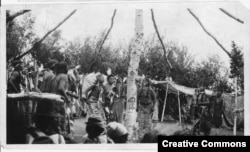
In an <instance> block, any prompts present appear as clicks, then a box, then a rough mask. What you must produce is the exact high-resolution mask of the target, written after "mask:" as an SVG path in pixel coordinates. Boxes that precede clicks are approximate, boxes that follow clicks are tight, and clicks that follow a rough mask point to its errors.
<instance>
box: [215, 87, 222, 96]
mask: <svg viewBox="0 0 250 152" xmlns="http://www.w3.org/2000/svg"><path fill="white" fill-rule="evenodd" d="M214 92H215V94H216V96H217V97H221V95H222V90H221V89H215V90H214Z"/></svg>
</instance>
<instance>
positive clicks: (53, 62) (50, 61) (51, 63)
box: [46, 59, 58, 70]
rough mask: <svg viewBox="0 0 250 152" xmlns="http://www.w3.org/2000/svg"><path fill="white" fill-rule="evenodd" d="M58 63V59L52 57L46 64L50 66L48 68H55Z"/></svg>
mask: <svg viewBox="0 0 250 152" xmlns="http://www.w3.org/2000/svg"><path fill="white" fill-rule="evenodd" d="M57 63H58V61H57V60H54V59H50V60H49V61H48V63H47V65H46V68H48V69H50V70H54V69H55V66H56V64H57Z"/></svg>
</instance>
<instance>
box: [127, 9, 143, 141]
mask: <svg viewBox="0 0 250 152" xmlns="http://www.w3.org/2000/svg"><path fill="white" fill-rule="evenodd" d="M131 45H132V46H131V47H132V50H131V52H130V61H129V67H128V79H127V107H126V113H125V120H124V122H125V126H126V128H127V130H128V134H129V135H128V142H132V141H133V140H136V139H135V135H134V132H133V130H134V128H135V124H136V117H137V113H136V108H137V107H136V106H137V105H136V103H137V86H136V77H137V75H138V68H139V62H140V55H141V52H142V50H143V11H142V10H136V17H135V39H134V40H133V41H132V44H131Z"/></svg>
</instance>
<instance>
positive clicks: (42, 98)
mask: <svg viewBox="0 0 250 152" xmlns="http://www.w3.org/2000/svg"><path fill="white" fill-rule="evenodd" d="M3 9H4V10H2V11H1V12H2V14H1V21H2V22H3V23H1V25H3V24H4V25H5V27H4V28H5V29H4V30H2V29H1V31H4V32H5V33H1V34H3V35H4V36H3V37H2V36H1V41H2V43H1V44H3V46H1V48H5V51H3V52H4V53H1V59H2V58H6V59H5V60H4V62H5V64H4V66H2V65H1V68H3V69H6V73H1V75H4V76H3V77H4V80H1V82H4V84H2V83H1V86H6V87H4V88H5V89H3V90H1V93H2V92H3V93H4V95H3V96H5V97H6V100H4V101H2V105H1V107H2V109H5V110H4V111H1V114H3V115H4V117H3V118H4V119H6V121H5V122H6V124H4V125H3V126H1V128H2V130H3V129H4V131H2V132H5V137H3V140H4V142H3V143H4V144H6V145H16V144H17V145H30V144H70V145H73V144H78V145H79V144H82V145H81V146H82V147H84V145H89V144H108V145H114V146H115V145H116V144H119V145H120V144H122V145H126V144H128V145H130V144H138V145H140V146H141V145H142V144H151V143H155V144H156V143H157V137H158V136H159V135H162V136H244V135H246V133H245V126H244V123H245V118H244V114H245V112H246V108H244V101H245V99H246V98H245V96H244V94H245V93H246V91H245V81H244V80H246V79H244V63H245V62H244V60H245V57H246V53H247V52H248V53H249V49H250V29H249V27H250V11H249V9H247V8H246V7H245V6H244V5H243V4H242V3H240V2H238V1H229V2H228V1H214V2H197V1H196V2H177V3H174V2H137V3H136V2H134V3H133V2H130V3H128V2H127V3H125V2H124V3H123V2H119V3H118V2H117V3H115V2H113V3H101V2H100V3H90V2H89V3H79V4H26V5H24V4H16V5H6V6H4V8H3ZM3 16H4V17H3ZM1 28H2V26H1ZM2 54H3V55H4V56H3V57H2ZM245 69H246V68H245ZM246 94H247V93H246ZM1 98H2V97H1ZM4 99H5V98H4ZM247 100H249V99H247ZM3 102H5V103H3ZM246 102H247V101H246ZM215 138H216V137H215Z"/></svg>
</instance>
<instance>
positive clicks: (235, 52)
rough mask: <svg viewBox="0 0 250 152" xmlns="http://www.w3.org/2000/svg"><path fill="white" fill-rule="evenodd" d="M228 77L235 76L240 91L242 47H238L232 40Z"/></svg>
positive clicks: (242, 70)
mask: <svg viewBox="0 0 250 152" xmlns="http://www.w3.org/2000/svg"><path fill="white" fill-rule="evenodd" d="M230 73H231V75H230V77H231V78H237V82H238V83H237V84H238V85H239V86H240V88H241V89H242V91H243V90H244V58H243V53H242V48H240V47H238V46H237V45H236V44H235V42H234V41H233V42H232V51H231V62H230Z"/></svg>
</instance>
